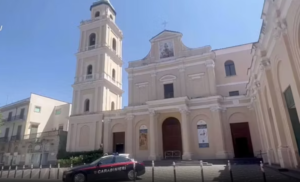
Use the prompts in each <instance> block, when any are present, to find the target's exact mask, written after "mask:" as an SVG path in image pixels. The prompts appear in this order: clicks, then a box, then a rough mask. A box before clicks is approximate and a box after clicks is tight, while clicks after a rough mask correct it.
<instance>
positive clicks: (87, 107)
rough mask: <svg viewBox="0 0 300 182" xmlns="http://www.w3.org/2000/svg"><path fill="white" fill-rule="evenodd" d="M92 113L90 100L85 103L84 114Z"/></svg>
mask: <svg viewBox="0 0 300 182" xmlns="http://www.w3.org/2000/svg"><path fill="white" fill-rule="evenodd" d="M89 111H90V100H89V99H86V100H85V101H84V112H89Z"/></svg>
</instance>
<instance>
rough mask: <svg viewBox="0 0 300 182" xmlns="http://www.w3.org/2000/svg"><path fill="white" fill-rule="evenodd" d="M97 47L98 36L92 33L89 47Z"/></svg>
mask: <svg viewBox="0 0 300 182" xmlns="http://www.w3.org/2000/svg"><path fill="white" fill-rule="evenodd" d="M94 45H96V34H95V33H92V34H91V35H90V38H89V46H94Z"/></svg>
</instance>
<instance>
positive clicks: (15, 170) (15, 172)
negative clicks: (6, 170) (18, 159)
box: [14, 166, 18, 178]
mask: <svg viewBox="0 0 300 182" xmlns="http://www.w3.org/2000/svg"><path fill="white" fill-rule="evenodd" d="M17 170H18V166H16V168H15V174H14V178H16V175H17Z"/></svg>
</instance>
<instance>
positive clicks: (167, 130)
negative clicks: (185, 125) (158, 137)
mask: <svg viewBox="0 0 300 182" xmlns="http://www.w3.org/2000/svg"><path fill="white" fill-rule="evenodd" d="M162 134H163V151H164V156H165V154H166V152H169V151H179V152H180V155H178V154H177V157H181V156H182V138H181V126H180V122H179V121H178V120H177V119H176V118H168V119H166V120H165V121H164V122H163V125H162ZM175 155H176V154H175ZM173 157H174V156H173Z"/></svg>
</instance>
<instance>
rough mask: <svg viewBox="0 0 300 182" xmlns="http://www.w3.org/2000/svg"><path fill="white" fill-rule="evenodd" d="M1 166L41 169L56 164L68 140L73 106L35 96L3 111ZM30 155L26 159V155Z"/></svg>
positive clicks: (0, 144) (0, 137)
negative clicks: (35, 166)
mask: <svg viewBox="0 0 300 182" xmlns="http://www.w3.org/2000/svg"><path fill="white" fill-rule="evenodd" d="M0 112H1V114H2V119H3V121H4V125H3V126H1V128H0V130H1V133H0V162H1V161H2V163H4V164H5V165H17V164H26V165H30V164H31V163H33V164H34V165H39V163H40V158H41V154H42V153H43V157H42V158H43V161H42V164H46V163H49V162H55V161H56V154H57V151H58V149H59V147H60V146H59V145H62V144H60V142H63V140H66V139H62V138H63V137H66V135H67V131H68V122H69V116H70V112H71V104H69V103H66V102H62V101H58V100H55V99H51V98H48V97H44V96H40V95H36V94H31V96H30V97H29V98H27V99H24V100H21V101H18V102H14V103H11V104H8V105H5V106H2V107H0ZM25 154H26V155H25Z"/></svg>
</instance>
